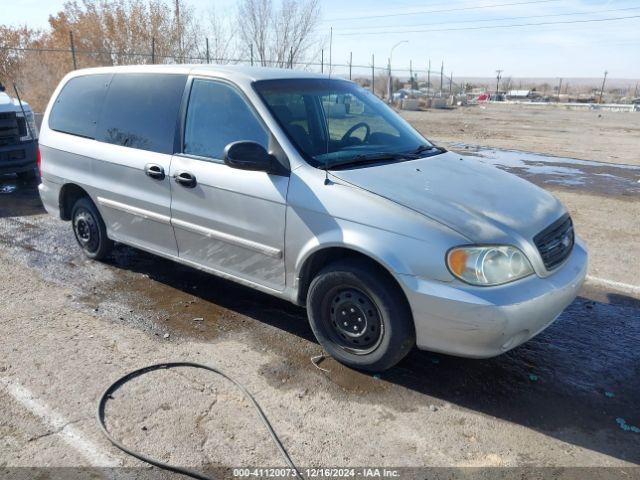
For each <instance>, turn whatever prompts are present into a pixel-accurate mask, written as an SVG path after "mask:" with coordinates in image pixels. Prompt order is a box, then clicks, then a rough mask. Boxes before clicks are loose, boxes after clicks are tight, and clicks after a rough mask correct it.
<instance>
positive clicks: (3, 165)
mask: <svg viewBox="0 0 640 480" xmlns="http://www.w3.org/2000/svg"><path fill="white" fill-rule="evenodd" d="M37 145H38V143H37V142H35V141H29V142H22V143H16V144H15V145H3V146H0V174H5V173H20V172H27V171H29V170H33V169H35V168H36V167H37V164H36V149H37Z"/></svg>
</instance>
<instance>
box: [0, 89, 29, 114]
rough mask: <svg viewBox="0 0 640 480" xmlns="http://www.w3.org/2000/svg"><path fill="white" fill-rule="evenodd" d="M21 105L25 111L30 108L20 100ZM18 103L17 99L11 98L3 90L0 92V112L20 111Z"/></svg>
mask: <svg viewBox="0 0 640 480" xmlns="http://www.w3.org/2000/svg"><path fill="white" fill-rule="evenodd" d="M22 106H23V107H24V109H25V111H28V110H31V108H30V107H29V104H28V103H27V102H25V101H24V100H23V101H22ZM21 111H22V110H21V109H20V103H19V102H18V99H14V98H11V97H10V96H9V95H7V94H6V93H5V92H0V112H21Z"/></svg>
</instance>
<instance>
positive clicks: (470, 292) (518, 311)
mask: <svg viewBox="0 0 640 480" xmlns="http://www.w3.org/2000/svg"><path fill="white" fill-rule="evenodd" d="M586 274H587V250H586V247H585V245H584V243H583V242H582V241H581V240H580V239H579V238H577V237H576V243H575V246H574V248H573V251H572V253H571V255H570V256H569V258H568V259H567V260H566V262H565V263H564V265H562V266H561V267H559V268H558V269H557V270H556V271H555V272H554V273H552V274H551V275H549V276H548V277H546V278H540V277H538V276H536V275H532V276H529V277H527V278H523V279H522V280H518V281H516V282H513V283H510V284H507V285H501V286H497V287H473V286H470V285H466V284H463V283H461V282H457V281H455V282H451V283H443V282H436V281H431V280H427V279H423V278H420V277H415V276H409V275H398V279H399V280H400V283H401V286H402V288H403V290H404V291H405V294H406V295H407V298H408V300H409V304H410V306H411V310H412V312H413V319H414V323H415V327H416V343H417V345H418V348H420V349H423V350H432V351H436V352H442V353H447V354H451V355H457V356H461V357H471V358H488V357H494V356H496V355H499V354H501V353H504V352H506V351H508V350H511V349H512V348H514V347H517V346H518V345H520V344H522V343H524V342H526V341H527V340H529V339H530V338H532V337H534V336H535V335H537V334H538V333H540V332H541V331H542V330H544V329H545V328H546V327H548V326H549V325H550V324H551V323H552V322H553V321H554V320H555V319H556V318H557V317H558V315H560V313H562V311H563V310H564V309H565V308H566V307H567V306H568V305H569V304H570V303H571V302H572V301H573V300H574V299H575V297H576V296H577V294H578V292H579V290H580V287H581V286H582V283H583V282H584V279H585V276H586Z"/></svg>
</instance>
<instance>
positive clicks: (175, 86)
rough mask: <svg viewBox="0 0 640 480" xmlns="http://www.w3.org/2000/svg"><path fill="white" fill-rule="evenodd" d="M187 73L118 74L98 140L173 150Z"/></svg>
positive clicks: (105, 106)
mask: <svg viewBox="0 0 640 480" xmlns="http://www.w3.org/2000/svg"><path fill="white" fill-rule="evenodd" d="M186 80H187V77H186V75H166V74H164V75H162V74H155V73H151V74H148V73H122V74H120V73H117V74H115V75H114V76H113V80H112V81H111V85H110V86H109V92H108V93H107V96H106V98H105V102H104V107H103V109H102V114H101V116H100V121H99V122H98V130H97V134H96V140H100V141H102V142H107V143H113V144H116V145H122V146H124V147H131V148H138V149H141V150H150V151H153V152H159V153H167V154H171V153H173V144H174V137H175V129H176V122H177V118H178V110H179V109H180V102H181V100H182V94H183V92H184V86H185V83H186Z"/></svg>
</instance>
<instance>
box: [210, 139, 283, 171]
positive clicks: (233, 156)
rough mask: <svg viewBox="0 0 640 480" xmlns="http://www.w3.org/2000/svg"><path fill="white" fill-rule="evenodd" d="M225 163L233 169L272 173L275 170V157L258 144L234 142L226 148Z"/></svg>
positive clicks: (245, 141)
mask: <svg viewBox="0 0 640 480" xmlns="http://www.w3.org/2000/svg"><path fill="white" fill-rule="evenodd" d="M223 159H224V163H225V164H226V165H228V166H229V167H231V168H238V169H240V170H254V171H260V172H271V171H272V170H273V169H274V163H275V162H274V161H273V157H272V156H271V155H269V153H268V152H267V151H266V150H265V148H264V147H263V146H262V145H260V144H259V143H256V142H251V141H248V140H241V141H239V142H232V143H230V144H229V145H227V146H226V147H225V148H224V156H223Z"/></svg>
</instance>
